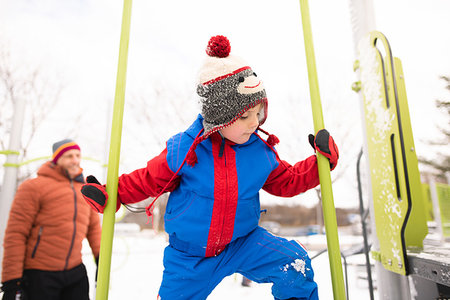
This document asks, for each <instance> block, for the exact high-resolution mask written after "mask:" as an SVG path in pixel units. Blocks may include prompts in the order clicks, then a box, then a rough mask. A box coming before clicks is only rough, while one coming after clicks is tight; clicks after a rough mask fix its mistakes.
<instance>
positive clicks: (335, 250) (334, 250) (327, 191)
mask: <svg viewBox="0 0 450 300" xmlns="http://www.w3.org/2000/svg"><path fill="white" fill-rule="evenodd" d="M300 10H301V15H302V24H303V38H304V40H305V52H306V63H307V68H308V78H309V90H310V95H311V106H312V113H313V121H314V130H315V132H317V131H319V130H320V129H322V128H324V124H323V115H322V104H321V101H320V94H319V83H318V79H317V70H316V60H315V55H314V46H313V39H312V32H311V21H310V16H309V5H308V1H307V0H300ZM317 164H318V169H319V179H320V187H321V193H322V202H323V217H324V223H325V232H326V236H327V247H328V253H329V255H328V257H329V261H330V270H331V281H332V286H333V295H334V299H345V286H344V277H343V274H342V263H341V252H340V247H339V238H338V231H337V220H336V213H335V207H334V201H333V191H332V187H331V175H330V163H329V162H328V159H327V158H326V157H324V156H322V155H321V154H319V153H318V154H317Z"/></svg>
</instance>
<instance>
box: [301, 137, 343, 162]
mask: <svg viewBox="0 0 450 300" xmlns="http://www.w3.org/2000/svg"><path fill="white" fill-rule="evenodd" d="M308 139H309V143H310V144H311V146H312V147H313V148H314V149H315V150H317V151H319V153H320V154H322V155H323V156H325V157H326V158H328V160H329V161H330V169H331V170H334V168H336V166H337V163H338V159H339V149H338V147H337V146H336V144H335V143H334V140H333V137H332V136H331V135H330V133H329V132H328V131H327V130H326V129H321V130H319V131H318V132H317V134H316V136H314V135H312V134H310V135H309V136H308Z"/></svg>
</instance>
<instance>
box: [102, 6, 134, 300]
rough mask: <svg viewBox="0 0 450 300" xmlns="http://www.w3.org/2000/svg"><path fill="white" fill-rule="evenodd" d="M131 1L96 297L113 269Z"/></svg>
mask: <svg viewBox="0 0 450 300" xmlns="http://www.w3.org/2000/svg"><path fill="white" fill-rule="evenodd" d="M130 21H131V0H124V5H123V14H122V32H121V35H120V48H119V64H118V68H117V79H116V94H115V99H114V111H113V118H112V126H111V142H110V148H109V159H108V174H107V179H106V191H107V192H108V195H109V197H108V203H107V205H106V208H105V211H104V213H103V224H102V239H101V246H100V259H99V267H98V277H97V279H98V280H97V292H96V299H97V300H106V299H108V291H109V275H110V270H111V255H112V244H113V237H114V223H115V214H116V203H117V185H118V181H119V178H118V174H119V159H120V143H121V137H122V120H123V109H124V104H125V85H126V77H127V61H128V42H129V37H130Z"/></svg>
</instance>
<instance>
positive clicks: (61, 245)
mask: <svg viewBox="0 0 450 300" xmlns="http://www.w3.org/2000/svg"><path fill="white" fill-rule="evenodd" d="M37 174H38V176H37V177H36V178H33V179H29V180H27V181H25V182H23V183H22V184H21V185H20V186H19V188H18V189H17V192H16V196H15V198H14V201H13V203H12V207H11V211H10V214H9V219H8V225H7V228H6V232H5V239H4V243H3V247H4V256H3V267H2V282H5V281H8V280H11V279H16V278H21V277H22V272H23V270H24V269H37V270H44V271H63V270H68V269H71V268H73V267H76V266H78V265H80V264H81V263H82V256H81V249H82V241H83V240H84V238H87V239H88V241H89V245H90V247H91V249H92V252H93V254H94V256H95V257H98V255H99V250H100V235H101V228H100V221H99V216H98V214H97V213H95V212H94V211H93V210H92V209H91V208H90V207H89V205H88V204H87V203H86V201H85V200H84V199H83V196H82V195H81V192H80V189H81V186H82V184H83V181H84V179H83V177H82V175H80V176H78V177H77V178H75V179H73V180H71V179H69V177H68V176H67V175H66V174H65V173H64V171H63V170H62V169H61V168H60V167H59V166H56V165H54V164H53V163H52V162H46V163H45V164H43V165H42V166H41V168H40V169H39V171H38V173H37Z"/></svg>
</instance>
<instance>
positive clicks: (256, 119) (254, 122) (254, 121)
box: [250, 115, 259, 128]
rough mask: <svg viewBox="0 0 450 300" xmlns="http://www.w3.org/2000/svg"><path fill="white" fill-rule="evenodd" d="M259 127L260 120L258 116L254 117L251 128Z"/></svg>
mask: <svg viewBox="0 0 450 300" xmlns="http://www.w3.org/2000/svg"><path fill="white" fill-rule="evenodd" d="M258 125H259V119H258V115H254V116H253V117H252V118H251V120H250V127H252V128H253V127H255V128H256V127H258Z"/></svg>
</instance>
